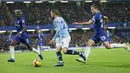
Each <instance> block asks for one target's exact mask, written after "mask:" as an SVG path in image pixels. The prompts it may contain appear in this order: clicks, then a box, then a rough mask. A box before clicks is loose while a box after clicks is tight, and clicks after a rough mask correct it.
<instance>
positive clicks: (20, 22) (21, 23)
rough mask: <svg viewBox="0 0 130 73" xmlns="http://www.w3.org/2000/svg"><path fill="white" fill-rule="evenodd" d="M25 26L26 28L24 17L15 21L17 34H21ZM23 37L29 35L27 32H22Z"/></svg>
mask: <svg viewBox="0 0 130 73" xmlns="http://www.w3.org/2000/svg"><path fill="white" fill-rule="evenodd" d="M23 26H26V24H25V19H24V18H23V17H21V18H19V19H17V20H16V21H15V27H16V30H17V33H19V32H20V31H21V30H22V28H23ZM22 35H27V33H26V30H25V31H23V32H22Z"/></svg>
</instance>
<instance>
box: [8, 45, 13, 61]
mask: <svg viewBox="0 0 130 73" xmlns="http://www.w3.org/2000/svg"><path fill="white" fill-rule="evenodd" d="M9 48H10V55H11V58H12V59H14V46H9Z"/></svg>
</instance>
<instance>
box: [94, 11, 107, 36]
mask: <svg viewBox="0 0 130 73" xmlns="http://www.w3.org/2000/svg"><path fill="white" fill-rule="evenodd" d="M92 20H93V21H94V31H95V34H106V31H105V29H104V22H103V15H102V13H101V12H98V13H96V14H95V15H94V16H93V18H92Z"/></svg>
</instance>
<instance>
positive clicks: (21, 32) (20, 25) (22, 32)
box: [8, 10, 43, 62]
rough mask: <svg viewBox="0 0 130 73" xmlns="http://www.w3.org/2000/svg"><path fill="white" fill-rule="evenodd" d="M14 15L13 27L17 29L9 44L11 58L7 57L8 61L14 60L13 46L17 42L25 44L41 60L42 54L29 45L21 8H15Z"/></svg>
mask: <svg viewBox="0 0 130 73" xmlns="http://www.w3.org/2000/svg"><path fill="white" fill-rule="evenodd" d="M15 16H16V21H15V27H16V30H17V34H16V36H15V37H14V38H13V40H12V41H11V43H10V46H9V49H10V54H11V58H10V59H8V62H15V58H14V46H15V45H17V44H19V43H23V44H25V45H26V46H27V47H28V49H29V50H31V51H34V52H35V53H37V54H38V55H39V57H40V59H41V60H42V59H43V57H42V54H41V53H40V52H39V51H38V50H37V49H35V48H33V47H32V46H31V45H30V41H29V38H28V35H27V31H26V24H25V19H24V17H23V13H22V11H21V10H15Z"/></svg>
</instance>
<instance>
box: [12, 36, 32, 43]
mask: <svg viewBox="0 0 130 73" xmlns="http://www.w3.org/2000/svg"><path fill="white" fill-rule="evenodd" d="M14 40H16V41H17V43H18V44H19V43H20V42H21V43H23V44H30V40H29V38H28V36H27V35H21V36H20V37H18V36H15V37H14Z"/></svg>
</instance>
